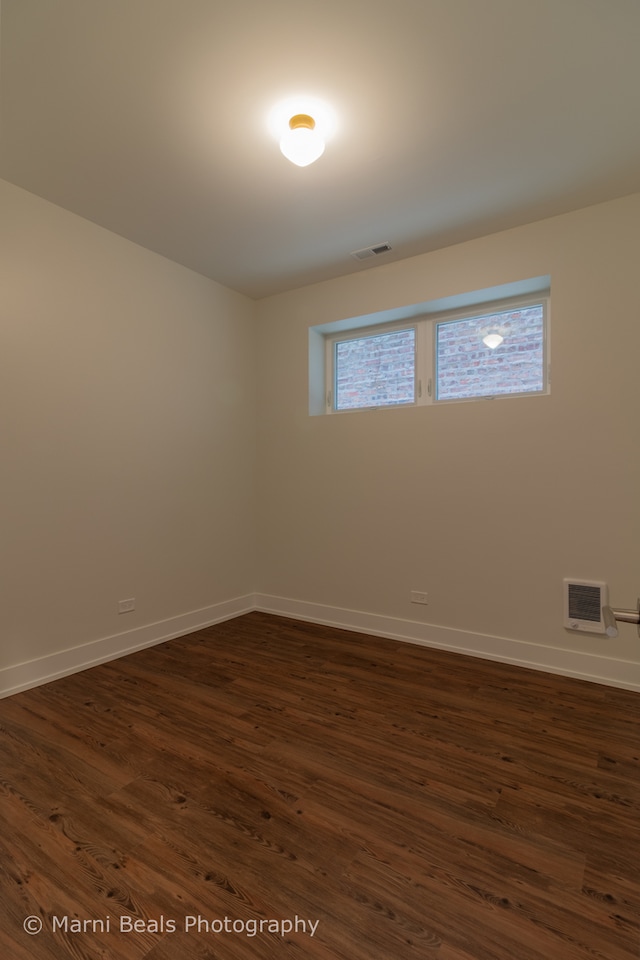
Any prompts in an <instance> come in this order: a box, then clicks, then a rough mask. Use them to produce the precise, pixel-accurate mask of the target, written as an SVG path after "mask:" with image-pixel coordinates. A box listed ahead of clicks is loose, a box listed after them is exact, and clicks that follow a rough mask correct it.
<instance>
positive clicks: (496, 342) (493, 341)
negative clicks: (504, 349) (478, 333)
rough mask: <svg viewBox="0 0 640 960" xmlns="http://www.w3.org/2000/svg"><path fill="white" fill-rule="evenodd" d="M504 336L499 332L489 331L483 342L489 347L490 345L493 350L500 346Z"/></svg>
mask: <svg viewBox="0 0 640 960" xmlns="http://www.w3.org/2000/svg"><path fill="white" fill-rule="evenodd" d="M503 340H504V337H501V336H500V334H499V333H495V332H494V333H488V334H487V335H486V337H483V338H482V342H483V343H484V344H486V346H487V347H490V348H491V349H492V350H495V348H496V347H499V346H500V344H501V343H502V341H503Z"/></svg>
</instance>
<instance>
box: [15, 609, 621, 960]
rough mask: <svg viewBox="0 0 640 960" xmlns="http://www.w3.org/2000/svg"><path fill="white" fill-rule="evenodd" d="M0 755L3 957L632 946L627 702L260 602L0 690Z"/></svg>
mask: <svg viewBox="0 0 640 960" xmlns="http://www.w3.org/2000/svg"><path fill="white" fill-rule="evenodd" d="M0 757H1V760H2V765H1V769H0V895H1V904H2V905H1V906H0V916H1V921H0V955H2V956H3V957H5V956H6V957H7V958H9V960H27V958H29V960H71V958H72V960H115V958H118V960H177V958H180V960H214V958H215V960H270V958H271V957H273V958H276V957H278V958H281V957H286V958H287V960H302V958H303V957H304V958H305V960H389V958H393V960H638V957H639V956H640V866H639V865H640V696H638V695H637V694H634V693H632V692H630V691H623V690H617V689H615V688H611V687H605V686H601V685H598V684H591V683H584V682H581V681H578V680H573V679H570V678H562V677H554V676H551V675H548V674H543V673H538V672H536V671H530V670H524V669H519V668H517V667H514V666H511V665H508V664H500V663H492V662H489V661H485V660H479V659H474V658H471V657H465V656H461V655H455V654H450V653H448V652H446V651H442V650H430V649H427V648H425V647H420V646H413V645H410V644H403V643H399V642H396V641H392V640H385V639H382V638H374V637H367V636H364V635H361V634H354V633H349V632H347V631H342V630H337V629H333V628H328V627H323V626H319V625H312V624H308V623H304V622H301V621H291V620H286V619H284V618H281V617H274V616H269V615H266V614H260V613H253V614H248V615H246V616H244V617H240V618H238V619H236V620H233V621H229V622H226V623H222V624H218V625H216V626H212V627H208V628H206V629H204V630H200V631H197V632H196V633H193V634H191V635H189V636H186V637H180V638H177V639H175V640H172V641H169V642H167V643H164V644H162V645H160V646H157V647H153V648H149V649H147V650H142V651H139V652H137V653H135V654H133V655H131V656H129V657H125V658H122V659H120V660H117V661H113V662H111V663H107V664H103V665H101V666H99V667H95V668H93V669H92V670H88V671H86V672H84V673H80V674H76V675H73V676H69V677H65V678H63V679H61V680H59V681H56V682H54V683H51V684H48V685H46V686H42V687H39V688H37V689H34V690H30V691H25V692H23V693H20V694H17V695H16V696H14V697H11V698H9V699H7V700H5V701H0ZM29 916H33V917H35V918H40V919H41V920H42V923H43V930H42V932H41V933H40V934H39V935H35V936H30V935H29V934H28V933H27V932H25V930H24V929H23V927H22V924H23V921H24V919H25V918H27V917H29ZM64 917H67V928H66V929H62V928H61V926H60V924H61V923H62V919H61V918H64ZM56 918H57V920H56ZM105 918H108V919H109V924H110V928H109V929H107V930H104V929H101V923H102V924H103V925H104V922H105ZM293 918H297V919H298V921H299V922H300V923H302V922H304V923H308V927H307V929H303V928H302V927H301V928H300V929H298V930H296V929H291V930H288V929H284V930H282V931H279V930H276V931H274V929H273V928H271V929H269V927H268V924H269V923H271V924H276V925H277V924H279V923H282V924H284V925H285V927H286V924H287V923H288V922H292V921H293ZM54 920H55V921H56V922H58V928H56V929H54V926H55V923H54ZM196 920H197V921H198V924H197V925H196V927H195V928H194V927H193V926H189V927H188V929H185V926H186V925H187V923H189V924H191V922H192V921H193V922H194V923H195V921H196ZM168 921H171V923H173V927H174V928H173V929H168V927H167V922H168ZM171 923H169V924H168V926H169V927H171ZM233 923H235V924H236V929H233V927H230V928H229V926H228V925H230V924H233ZM260 923H262V930H260V929H259V925H260ZM312 923H317V925H318V926H317V928H316V933H315V935H313V936H311V935H310V932H309V930H310V926H311V924H312ZM74 924H75V927H74ZM83 924H84V928H83V929H79V928H78V927H79V926H82V925H83ZM136 924H137V926H134V925H136ZM223 924H227V927H228V928H227V929H222V927H221V925H223ZM121 925H123V927H121ZM207 925H208V927H209V929H207ZM252 925H255V932H254V933H253V934H252V933H251V930H252V929H254V927H253V926H252ZM214 927H215V929H214Z"/></svg>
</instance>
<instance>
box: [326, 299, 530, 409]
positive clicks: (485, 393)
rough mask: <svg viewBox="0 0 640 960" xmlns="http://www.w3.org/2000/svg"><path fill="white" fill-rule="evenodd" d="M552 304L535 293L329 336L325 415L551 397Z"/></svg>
mask: <svg viewBox="0 0 640 960" xmlns="http://www.w3.org/2000/svg"><path fill="white" fill-rule="evenodd" d="M546 293H548V291H546ZM547 304H548V296H546V295H542V296H541V295H537V296H535V297H534V296H529V297H526V298H518V299H517V300H509V301H501V302H498V303H495V302H494V303H491V304H487V305H486V306H485V305H483V306H482V307H480V308H478V309H473V307H471V308H469V307H467V308H466V309H464V310H456V311H446V312H434V313H429V314H426V315H425V314H423V315H421V316H418V317H416V318H415V319H413V320H412V321H410V322H407V321H406V320H405V321H404V322H403V321H398V322H396V323H391V324H389V323H386V324H385V325H384V326H381V325H376V324H374V325H369V326H366V327H359V328H357V329H350V330H349V329H342V330H340V332H337V333H334V332H333V331H330V332H328V333H326V334H325V340H324V342H325V377H326V382H325V411H324V412H327V413H340V412H344V411H347V410H357V409H375V408H379V407H393V406H408V405H422V404H432V403H443V402H452V401H463V400H480V399H489V398H491V399H493V398H494V397H505V396H510V397H514V396H530V395H535V394H544V393H547V392H548V383H549V378H548V372H547V370H548V346H547V326H548V316H547V314H548V309H547ZM317 412H320V411H317Z"/></svg>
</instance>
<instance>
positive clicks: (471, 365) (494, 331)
mask: <svg viewBox="0 0 640 960" xmlns="http://www.w3.org/2000/svg"><path fill="white" fill-rule="evenodd" d="M544 389H545V382H544V310H543V307H542V304H537V305H535V306H532V307H526V308H524V309H522V310H513V311H509V312H506V313H494V314H487V315H485V316H483V317H474V318H473V319H471V320H451V321H444V322H442V323H438V324H436V399H437V400H465V399H467V398H469V397H487V396H496V395H499V394H508V393H536V392H540V391H542V390H544Z"/></svg>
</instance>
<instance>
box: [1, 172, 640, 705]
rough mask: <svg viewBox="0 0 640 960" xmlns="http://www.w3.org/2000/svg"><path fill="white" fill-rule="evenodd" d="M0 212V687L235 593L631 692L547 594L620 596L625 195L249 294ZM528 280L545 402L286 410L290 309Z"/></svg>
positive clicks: (296, 343) (294, 329) (321, 317)
mask: <svg viewBox="0 0 640 960" xmlns="http://www.w3.org/2000/svg"><path fill="white" fill-rule="evenodd" d="M0 208H1V210H2V215H1V217H0V271H1V277H0V311H1V322H0V333H1V335H2V350H1V351H0V364H1V370H0V419H1V425H2V430H1V433H2V502H1V506H0V513H1V537H0V579H1V583H2V603H1V605H0V637H1V647H0V653H1V659H0V694H1V693H2V692H3V690H4V692H6V691H8V690H11V689H17V688H19V687H20V686H28V685H31V684H32V683H34V682H41V681H42V680H43V679H46V677H47V676H55V675H57V674H60V673H63V672H69V671H71V670H73V669H78V668H79V667H80V666H82V665H85V664H87V663H90V662H92V661H93V660H99V659H101V658H108V657H109V656H112V655H116V654H117V653H118V652H124V651H125V650H126V649H131V648H134V647H135V646H136V645H143V644H145V643H150V642H156V641H157V640H159V639H161V638H162V637H163V636H165V635H170V634H171V633H176V632H187V631H188V629H189V628H192V627H195V626H197V625H198V623H199V621H200V620H202V621H203V622H205V621H207V620H209V621H211V620H213V619H215V618H216V616H217V615H218V614H219V615H220V617H223V616H229V615H234V613H237V612H241V610H242V609H243V608H245V607H247V608H250V607H251V605H252V604H253V603H254V602H256V603H257V604H258V606H261V607H262V608H264V609H274V610H277V609H280V610H282V611H283V612H286V613H290V614H292V615H309V616H316V617H317V618H318V619H326V620H333V621H335V622H340V623H343V624H344V625H346V626H350V625H351V626H354V627H356V628H357V627H365V628H370V629H374V630H375V629H379V630H380V632H383V633H387V634H390V635H398V636H406V637H413V638H416V639H418V640H423V641H425V642H434V643H437V644H440V645H444V646H451V647H453V648H457V649H469V650H471V651H474V650H475V651H477V652H479V653H481V654H486V655H490V656H497V657H499V658H500V657H505V658H508V659H515V660H517V661H521V662H528V663H530V664H533V665H535V664H536V663H539V664H540V665H542V666H544V667H550V668H551V669H558V670H560V672H569V673H571V672H576V673H578V674H579V675H592V676H594V677H595V678H598V676H600V675H602V676H603V677H604V678H605V679H607V677H608V678H609V680H610V681H611V682H620V681H621V680H622V682H625V681H626V680H627V679H628V680H629V682H630V683H632V684H635V685H636V686H637V687H638V688H639V689H640V672H639V671H638V667H639V666H640V641H638V638H637V634H636V631H635V628H633V627H631V626H629V625H623V626H622V627H621V631H620V636H619V637H618V638H616V639H613V640H604V639H603V638H601V637H595V636H588V635H582V634H581V635H574V634H569V633H567V632H566V631H565V630H564V629H563V627H562V589H561V584H562V578H563V577H564V576H574V577H583V578H595V579H605V580H607V581H608V582H609V584H610V587H611V598H612V601H613V602H614V604H616V605H619V606H631V605H633V604H635V598H636V596H637V594H638V591H639V590H640V562H639V561H640V508H639V505H638V491H639V490H640V457H639V455H638V432H639V430H638V415H639V413H640V377H638V374H637V367H638V356H639V355H640V349H639V348H640V322H639V321H640V317H639V311H638V294H637V287H638V282H637V272H638V267H637V263H638V251H639V250H640V196H633V197H630V198H626V199H622V200H619V201H616V202H613V203H608V204H603V205H600V206H597V207H592V208H589V209H586V210H582V211H579V212H577V213H574V214H570V215H566V216H563V217H558V218H554V219H552V220H547V221H541V222H539V223H536V224H532V225H530V226H525V227H522V228H519V229H516V230H511V231H508V232H505V233H502V234H497V235H494V236H491V237H487V238H484V239H481V240H477V241H473V242H471V243H468V244H463V245H460V246H455V247H450V248H448V249H444V250H441V251H438V252H436V253H432V254H428V255H425V256H422V257H417V258H414V259H411V260H406V261H403V262H399V263H395V264H388V265H380V266H377V267H376V268H374V269H369V270H363V271H361V272H359V273H356V274H354V275H352V276H350V277H345V278H340V279H338V280H335V281H330V282H327V283H323V284H318V285H315V286H313V287H307V288H304V289H301V290H297V291H292V292H290V293H287V294H285V295H282V296H278V297H273V298H270V299H268V300H264V301H261V302H259V303H253V302H251V301H249V300H247V299H246V298H244V297H242V296H240V295H238V294H235V293H233V292H231V291H229V290H226V289H225V288H223V287H221V286H219V285H217V284H215V283H213V282H212V281H210V280H207V279H205V278H203V277H200V276H198V275H196V274H194V273H192V272H190V271H188V270H186V269H184V268H182V267H180V266H178V265H176V264H173V263H171V262H169V261H167V260H165V259H163V258H161V257H159V256H157V255H156V254H153V253H150V252H149V251H146V250H144V249H142V248H140V247H138V246H136V245H134V244H131V243H129V242H128V241H125V240H123V239H122V238H119V237H117V236H115V235H113V234H111V233H109V232H107V231H105V230H103V229H101V228H99V227H97V226H95V225H93V224H91V223H88V222H87V221H84V220H81V219H80V218H78V217H75V216H74V215H72V214H70V213H67V212H65V211H63V210H61V209H59V208H57V207H55V206H52V205H51V204H48V203H46V202H44V201H42V200H40V199H38V198H36V197H34V196H32V195H30V194H28V193H25V192H24V191H21V190H19V189H17V188H15V187H13V186H11V185H9V184H6V183H2V182H0ZM545 274H550V276H551V285H552V296H551V351H552V368H553V372H552V389H551V394H550V396H548V397H541V398H540V397H538V398H527V399H504V400H496V401H493V402H491V403H487V402H478V403H463V404H451V405H444V406H439V407H433V406H432V407H421V408H417V409H405V410H401V409H397V410H381V411H375V412H365V413H362V412H354V413H349V414H344V415H340V416H334V417H327V416H315V417H311V416H309V389H308V343H309V338H308V328H309V326H311V325H314V324H322V323H329V322H332V321H336V320H341V319H344V318H348V317H353V316H358V315H362V314H368V313H375V312H376V311H381V310H389V309H393V308H396V307H401V306H405V305H409V304H415V303H421V302H426V301H431V300H435V299H438V298H442V297H448V296H455V295H457V294H461V293H464V292H467V291H471V290H479V289H482V288H486V287H491V286H495V285H499V284H504V283H510V282H513V281H518V280H523V279H526V278H528V277H534V276H542V275H545ZM256 322H257V323H256ZM256 357H259V358H260V365H259V369H258V368H257V367H256V365H255V360H256ZM412 589H413V590H425V591H428V593H429V595H430V604H429V606H426V607H420V606H416V605H414V604H410V603H409V591H410V590H412ZM254 594H255V598H254ZM128 597H135V598H136V603H137V609H136V611H135V612H134V613H132V614H127V615H120V616H119V615H118V614H117V612H116V610H117V608H116V605H117V601H118V600H119V599H125V598H128ZM105 638H106V639H105ZM113 638H115V639H113ZM119 638H122V639H121V640H120V639H119ZM65 651H70V652H69V654H68V655H67V654H65ZM540 651H542V652H540ZM545 651H546V652H545ZM585 658H586V659H585ZM589 658H591V659H589ZM602 658H606V659H607V660H608V661H609V663H613V664H614V669H613V670H610V671H609V673H607V672H606V670H607V669H608V668H607V667H606V665H605V667H604V668H603V667H601V660H602ZM32 664H33V665H34V666H33V669H32V667H31V665H32ZM615 664H618V665H619V669H615ZM3 668H4V670H5V675H4V677H3V675H2V669H3ZM4 681H6V682H4Z"/></svg>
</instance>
